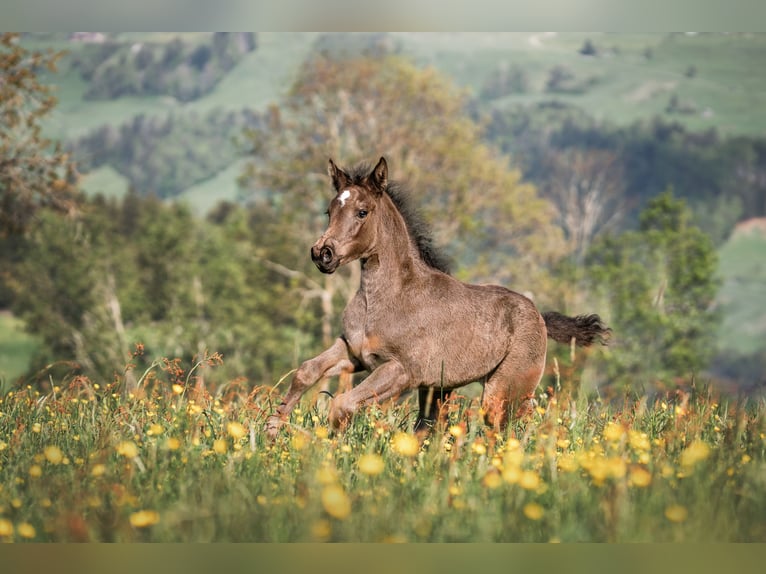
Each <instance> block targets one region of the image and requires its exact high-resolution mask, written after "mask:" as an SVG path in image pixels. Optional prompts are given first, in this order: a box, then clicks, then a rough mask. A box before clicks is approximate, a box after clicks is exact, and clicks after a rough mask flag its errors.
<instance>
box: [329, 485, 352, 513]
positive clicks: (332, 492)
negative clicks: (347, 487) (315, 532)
mask: <svg viewBox="0 0 766 574" xmlns="http://www.w3.org/2000/svg"><path fill="white" fill-rule="evenodd" d="M322 507H323V508H324V509H325V512H327V514H329V515H330V516H332V517H333V518H337V519H338V520H344V519H346V518H348V516H349V515H350V514H351V500H350V499H349V497H348V495H347V494H346V493H345V491H344V490H343V489H342V488H341V487H340V486H338V485H337V484H330V485H328V486H325V487H324V488H323V489H322Z"/></svg>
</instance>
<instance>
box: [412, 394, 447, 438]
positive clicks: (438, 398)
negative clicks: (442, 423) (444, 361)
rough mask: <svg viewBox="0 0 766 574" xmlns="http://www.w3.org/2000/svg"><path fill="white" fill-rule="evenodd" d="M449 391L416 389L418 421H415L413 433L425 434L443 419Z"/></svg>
mask: <svg viewBox="0 0 766 574" xmlns="http://www.w3.org/2000/svg"><path fill="white" fill-rule="evenodd" d="M449 394H450V391H449V390H447V389H440V388H436V387H430V388H425V387H420V388H419V389H418V420H417V421H415V432H416V433H417V434H425V433H427V432H428V431H430V430H431V428H433V426H434V425H435V424H436V422H437V420H440V419H443V418H444V414H445V412H444V410H443V408H442V407H443V406H444V403H445V402H446V401H447V399H448V398H449Z"/></svg>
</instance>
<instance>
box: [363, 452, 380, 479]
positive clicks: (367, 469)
mask: <svg viewBox="0 0 766 574" xmlns="http://www.w3.org/2000/svg"><path fill="white" fill-rule="evenodd" d="M358 465H359V470H360V471H361V472H362V474H366V475H368V476H375V475H378V474H380V473H381V472H383V469H384V468H385V463H384V462H383V459H382V458H381V457H380V456H378V455H377V454H363V455H362V456H360V457H359V463H358Z"/></svg>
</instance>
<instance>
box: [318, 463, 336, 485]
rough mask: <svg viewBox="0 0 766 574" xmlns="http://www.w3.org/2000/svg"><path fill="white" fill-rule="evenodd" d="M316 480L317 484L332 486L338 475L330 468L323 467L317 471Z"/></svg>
mask: <svg viewBox="0 0 766 574" xmlns="http://www.w3.org/2000/svg"><path fill="white" fill-rule="evenodd" d="M316 479H317V482H318V483H319V484H324V485H327V484H333V483H334V482H335V481H337V480H338V473H337V472H336V471H335V469H334V468H332V467H331V466H323V467H321V468H320V469H319V470H317V472H316Z"/></svg>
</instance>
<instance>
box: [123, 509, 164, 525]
mask: <svg viewBox="0 0 766 574" xmlns="http://www.w3.org/2000/svg"><path fill="white" fill-rule="evenodd" d="M159 521H160V514H159V512H157V511H156V510H139V511H138V512H134V513H133V514H131V515H130V525H131V526H132V527H134V528H146V527H147V526H153V525H155V524H157V523H158V522H159Z"/></svg>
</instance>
